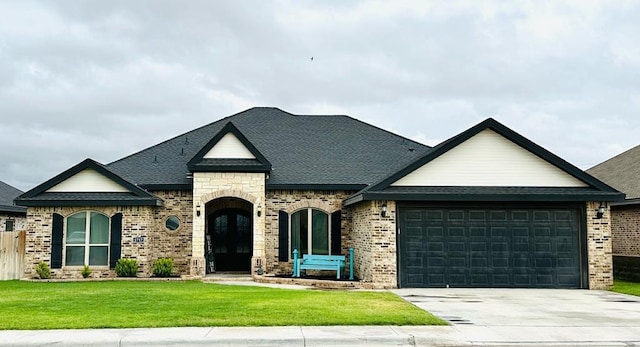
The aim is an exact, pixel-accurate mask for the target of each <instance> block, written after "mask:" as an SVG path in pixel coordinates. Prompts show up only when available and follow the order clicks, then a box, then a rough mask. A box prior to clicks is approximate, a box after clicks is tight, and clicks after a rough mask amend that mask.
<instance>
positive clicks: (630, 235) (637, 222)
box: [611, 205, 640, 256]
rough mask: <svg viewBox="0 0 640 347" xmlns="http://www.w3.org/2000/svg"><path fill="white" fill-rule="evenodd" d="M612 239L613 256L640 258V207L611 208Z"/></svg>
mask: <svg viewBox="0 0 640 347" xmlns="http://www.w3.org/2000/svg"><path fill="white" fill-rule="evenodd" d="M611 237H612V238H613V254H615V255H620V256H640V206H638V205H627V206H614V207H612V208H611Z"/></svg>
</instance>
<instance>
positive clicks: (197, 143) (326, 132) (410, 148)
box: [108, 107, 429, 189]
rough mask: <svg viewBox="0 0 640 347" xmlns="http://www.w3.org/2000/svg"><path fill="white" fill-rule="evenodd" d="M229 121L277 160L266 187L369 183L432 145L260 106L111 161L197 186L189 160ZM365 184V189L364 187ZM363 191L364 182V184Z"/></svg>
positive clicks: (151, 183) (126, 173) (129, 174)
mask: <svg viewBox="0 0 640 347" xmlns="http://www.w3.org/2000/svg"><path fill="white" fill-rule="evenodd" d="M228 122H233V125H234V126H235V127H236V128H237V129H238V130H239V131H240V132H241V133H242V134H243V135H244V136H245V137H246V138H247V139H248V140H249V141H250V142H251V144H253V145H254V146H255V148H256V149H257V150H258V151H260V153H262V155H264V157H265V158H266V159H267V160H268V161H269V163H271V165H272V171H271V173H270V178H269V180H268V181H267V188H271V189H278V188H283V189H286V188H287V187H291V186H303V185H305V186H353V189H356V188H358V186H361V187H362V186H364V185H366V184H371V183H373V182H375V181H377V180H380V179H382V178H383V177H385V176H387V175H389V174H391V173H392V172H394V171H397V170H399V169H400V168H402V167H404V166H405V165H407V164H408V163H410V162H412V161H413V160H415V159H417V158H419V157H421V156H423V155H424V154H425V153H427V152H428V151H429V147H428V146H425V145H422V144H419V143H417V142H414V141H411V140H409V139H406V138H403V137H401V136H398V135H396V134H392V133H390V132H388V131H385V130H382V129H379V128H377V127H374V126H372V125H369V124H366V123H363V122H361V121H358V120H356V119H353V118H350V117H347V116H302V115H293V114H290V113H287V112H284V111H282V110H280V109H277V108H266V107H257V108H251V109H249V110H246V111H243V112H240V113H238V114H235V115H233V116H230V117H227V118H224V119H221V120H219V121H217V122H214V123H211V124H209V125H205V126H203V127H201V128H198V129H195V130H193V131H190V132H188V133H185V134H182V135H179V136H177V137H174V138H172V139H170V140H167V141H165V142H163V143H160V144H158V145H156V146H153V147H150V148H147V149H145V150H143V151H140V152H138V153H135V154H133V155H130V156H128V157H125V158H123V159H120V160H118V161H115V162H113V163H111V164H109V165H108V167H109V168H110V169H111V170H113V171H114V172H116V173H118V174H119V175H120V176H122V177H124V178H126V179H127V180H129V181H131V182H134V183H136V184H138V185H140V186H143V187H147V188H149V189H154V188H155V189H162V187H166V186H178V185H180V186H182V188H187V187H189V186H190V184H191V180H190V179H189V178H188V173H189V170H188V168H187V162H189V160H190V159H191V158H193V157H194V156H195V155H196V154H197V153H198V152H199V151H200V150H201V148H202V147H204V146H205V145H206V144H207V143H208V142H209V141H210V140H211V139H212V138H213V137H214V136H215V135H216V134H217V133H218V132H219V131H220V130H221V129H222V128H223V127H224V126H225V125H226V124H227V123H228ZM361 187H360V188H361ZM358 189H359V188H358Z"/></svg>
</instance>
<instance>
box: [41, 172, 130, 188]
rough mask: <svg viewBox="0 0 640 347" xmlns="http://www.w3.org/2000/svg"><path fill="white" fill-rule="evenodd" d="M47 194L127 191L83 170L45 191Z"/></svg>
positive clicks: (93, 173) (103, 177)
mask: <svg viewBox="0 0 640 347" xmlns="http://www.w3.org/2000/svg"><path fill="white" fill-rule="evenodd" d="M46 192H47V193H59V192H67V193H68V192H85V193H88V192H103V193H104V192H111V193H115V192H118V193H127V192H129V189H127V188H125V187H123V186H122V185H120V184H118V183H116V182H115V181H113V180H111V179H109V178H107V177H105V176H104V175H102V174H100V173H98V172H97V171H95V170H93V169H88V168H87V169H84V170H81V171H79V172H78V173H77V174H75V175H73V176H71V177H69V178H67V179H66V180H64V181H62V182H60V183H58V184H56V185H55V186H53V187H51V188H49V189H47V190H46Z"/></svg>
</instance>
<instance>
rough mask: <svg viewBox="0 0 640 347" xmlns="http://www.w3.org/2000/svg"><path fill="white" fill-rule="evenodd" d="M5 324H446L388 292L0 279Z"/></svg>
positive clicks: (2, 326) (73, 326)
mask: <svg viewBox="0 0 640 347" xmlns="http://www.w3.org/2000/svg"><path fill="white" fill-rule="evenodd" d="M0 293H2V294H0V312H2V314H0V329H1V330H6V329H84V328H135V327H138V328H139V327H185V326H194V327H196V326H282V325H443V324H446V322H444V321H442V320H440V319H439V318H436V317H434V316H433V315H431V314H429V313H428V312H425V311H423V310H421V309H419V308H417V307H415V306H413V305H412V304H410V303H407V302H405V301H404V300H402V299H401V298H399V297H397V296H395V295H394V294H392V293H388V292H366V291H316V290H286V289H274V288H264V287H252V286H228V285H217V284H205V283H201V282H196V281H188V282H178V281H176V282H141V281H140V282H136V281H112V282H111V281H109V282H62V283H61V282H57V283H53V282H51V283H49V282H21V281H4V282H1V281H0Z"/></svg>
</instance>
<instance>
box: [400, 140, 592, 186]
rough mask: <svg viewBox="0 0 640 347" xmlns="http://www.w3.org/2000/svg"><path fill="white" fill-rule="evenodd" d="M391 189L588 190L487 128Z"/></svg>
mask: <svg viewBox="0 0 640 347" xmlns="http://www.w3.org/2000/svg"><path fill="white" fill-rule="evenodd" d="M391 186H434V187H436V186H496V187H588V185H587V184H586V183H585V182H583V181H581V180H579V179H577V178H575V177H574V176H572V175H570V174H569V173H567V172H566V171H564V170H562V169H560V168H558V167H557V166H555V165H553V164H551V163H549V162H548V161H546V160H544V159H542V158H541V157H539V156H537V155H535V154H533V153H531V152H530V151H528V150H526V149H525V148H523V147H521V146H520V145H517V144H515V143H514V142H512V141H511V140H509V139H507V138H505V137H503V136H502V135H500V134H498V133H497V132H495V131H493V130H492V129H484V130H482V131H480V132H478V133H477V134H475V135H474V136H472V137H470V138H468V139H467V140H465V141H464V142H462V143H460V144H458V145H457V146H455V147H453V148H451V149H450V150H449V151H447V152H445V153H443V154H442V155H440V156H438V157H437V158H435V159H433V160H431V161H429V162H427V163H426V164H424V165H422V166H421V167H419V168H417V169H416V170H414V171H412V172H410V173H408V174H407V175H405V176H404V177H402V178H400V179H398V180H397V181H395V182H393V183H392V184H391Z"/></svg>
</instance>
